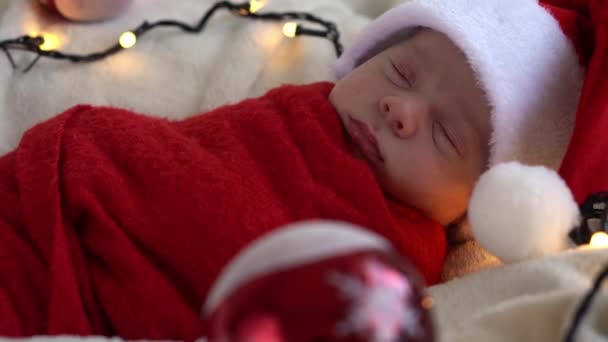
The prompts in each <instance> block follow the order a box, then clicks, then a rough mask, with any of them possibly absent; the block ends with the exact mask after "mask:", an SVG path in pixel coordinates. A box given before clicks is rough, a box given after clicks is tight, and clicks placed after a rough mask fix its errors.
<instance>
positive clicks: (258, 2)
mask: <svg viewBox="0 0 608 342" xmlns="http://www.w3.org/2000/svg"><path fill="white" fill-rule="evenodd" d="M265 5H266V1H265V0H251V1H250V2H249V12H251V13H255V12H257V11H259V10H261V9H262V7H264V6H265Z"/></svg>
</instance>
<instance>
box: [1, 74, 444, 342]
mask: <svg viewBox="0 0 608 342" xmlns="http://www.w3.org/2000/svg"><path fill="white" fill-rule="evenodd" d="M331 88H332V84H330V83H317V84H313V85H307V86H284V87H281V88H278V89H275V90H273V91H271V92H269V93H268V94H266V95H265V96H264V97H261V98H259V99H252V100H246V101H244V102H241V103H239V104H235V105H230V106H225V107H221V108H219V109H217V110H214V111H212V112H209V113H207V114H204V115H200V116H197V117H194V118H191V119H188V120H185V121H180V122H171V121H167V120H162V119H154V118H150V117H145V116H142V115H137V114H134V113H131V112H129V111H126V110H120V109H113V108H95V107H90V106H78V107H75V108H72V109H70V110H68V111H67V112H65V113H63V114H61V115H59V116H57V117H55V118H54V119H52V120H50V121H47V122H44V123H42V124H40V125H38V126H36V127H34V128H33V129H31V130H30V131H28V132H27V133H26V134H25V136H24V138H23V140H22V142H21V144H20V146H19V147H18V149H17V150H16V151H14V152H12V153H10V154H8V155H6V156H5V157H3V158H1V159H0V335H10V336H28V335H32V334H80V335H89V334H103V335H116V336H120V337H123V338H130V339H131V338H148V339H180V340H182V339H185V340H190V339H193V338H196V337H199V336H200V335H202V334H203V333H204V326H203V323H202V322H201V320H200V319H199V312H200V309H201V306H202V304H203V302H204V300H205V296H206V294H207V292H208V290H209V288H210V286H211V285H212V282H213V281H214V279H215V278H216V277H217V275H218V274H219V272H220V271H221V270H222V268H223V267H224V266H225V265H226V263H227V262H228V261H229V260H230V258H231V257H233V256H234V255H235V254H236V253H237V252H238V251H239V249H241V248H243V247H244V246H246V245H247V244H248V243H249V242H251V241H252V240H253V239H255V238H257V237H259V236H260V235H261V234H262V233H264V232H267V231H270V230H272V229H276V228H277V227H280V226H281V225H283V224H287V223H290V222H294V221H298V220H303V219H311V218H328V219H338V220H346V221H350V222H354V223H356V224H360V225H363V226H365V227H368V228H369V229H371V230H374V231H376V232H379V233H380V234H382V235H384V236H385V237H388V238H389V239H390V240H391V241H393V242H394V243H395V245H396V246H397V248H398V249H399V251H400V252H402V253H403V254H404V255H406V256H407V257H409V258H410V259H411V260H412V261H413V262H414V263H415V265H417V266H418V268H419V269H420V270H421V271H422V272H423V274H424V276H425V278H426V279H427V282H430V283H432V282H435V281H436V280H437V279H438V276H439V273H440V270H441V267H442V264H443V261H444V256H445V252H446V241H445V235H444V231H443V228H442V227H441V226H439V225H438V224H436V223H434V222H431V221H429V220H428V219H426V218H424V217H423V216H421V215H420V214H419V213H418V212H416V211H414V210H412V209H409V208H407V207H405V206H400V205H397V204H394V203H391V202H387V200H386V199H385V197H384V196H383V194H382V192H381V190H380V188H379V186H378V184H377V183H376V181H375V179H374V177H373V175H372V173H371V171H370V169H369V168H368V167H367V166H366V165H365V164H364V163H363V162H361V161H360V160H358V159H357V158H356V157H354V156H353V153H352V146H351V145H350V143H349V142H348V141H347V140H346V139H345V136H344V134H343V131H342V126H341V124H340V120H339V117H338V115H337V113H336V112H335V109H334V108H333V107H332V106H331V104H330V103H329V101H328V99H327V97H328V94H329V92H330V90H331Z"/></svg>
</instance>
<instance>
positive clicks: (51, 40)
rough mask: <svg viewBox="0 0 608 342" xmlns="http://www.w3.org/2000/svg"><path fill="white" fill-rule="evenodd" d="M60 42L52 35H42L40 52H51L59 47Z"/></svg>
mask: <svg viewBox="0 0 608 342" xmlns="http://www.w3.org/2000/svg"><path fill="white" fill-rule="evenodd" d="M59 45H60V41H59V37H57V36H56V35H54V34H52V33H43V34H42V44H40V50H42V51H51V50H55V49H57V48H58V47H59Z"/></svg>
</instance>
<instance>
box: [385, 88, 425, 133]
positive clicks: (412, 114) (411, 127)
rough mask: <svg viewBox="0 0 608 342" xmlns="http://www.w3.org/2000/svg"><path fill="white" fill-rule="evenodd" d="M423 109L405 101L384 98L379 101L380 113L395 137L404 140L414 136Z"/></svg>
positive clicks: (395, 98)
mask: <svg viewBox="0 0 608 342" xmlns="http://www.w3.org/2000/svg"><path fill="white" fill-rule="evenodd" d="M423 111H424V108H423V107H422V105H416V104H414V103H410V101H407V99H402V98H399V97H396V96H386V97H384V98H382V99H381V100H380V112H381V113H382V114H383V115H384V117H385V119H386V121H387V123H388V124H389V127H390V129H391V130H392V131H393V134H395V136H397V137H399V138H402V139H406V138H409V137H411V136H413V135H415V134H416V131H417V130H418V125H419V120H420V118H421V117H422V115H423V114H424V113H423Z"/></svg>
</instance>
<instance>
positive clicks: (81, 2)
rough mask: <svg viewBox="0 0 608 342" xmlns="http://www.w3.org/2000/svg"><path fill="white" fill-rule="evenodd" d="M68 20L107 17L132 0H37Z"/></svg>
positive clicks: (119, 11) (116, 13) (124, 7)
mask: <svg viewBox="0 0 608 342" xmlns="http://www.w3.org/2000/svg"><path fill="white" fill-rule="evenodd" d="M39 1H40V3H42V4H43V5H46V6H48V7H50V8H52V9H54V10H55V11H57V12H58V13H59V14H61V15H62V16H64V17H65V18H67V19H70V20H76V21H90V20H103V19H109V18H112V17H115V16H117V15H118V14H120V13H122V12H123V11H124V10H125V9H126V8H127V7H128V6H129V5H130V4H131V2H132V1H133V0H39Z"/></svg>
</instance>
